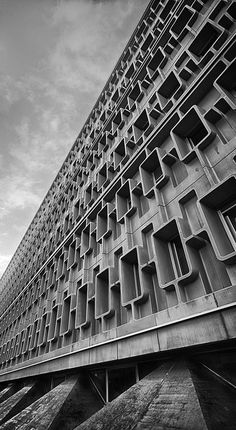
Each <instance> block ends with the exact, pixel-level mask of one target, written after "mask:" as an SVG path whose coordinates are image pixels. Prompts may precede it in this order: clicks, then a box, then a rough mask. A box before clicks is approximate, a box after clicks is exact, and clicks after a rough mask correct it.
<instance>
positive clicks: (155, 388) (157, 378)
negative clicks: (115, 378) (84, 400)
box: [75, 362, 173, 430]
mask: <svg viewBox="0 0 236 430" xmlns="http://www.w3.org/2000/svg"><path fill="white" fill-rule="evenodd" d="M172 365H173V363H170V362H169V363H166V364H164V365H162V366H160V367H158V368H157V369H156V370H154V371H153V372H152V373H151V374H149V375H148V376H147V377H145V378H144V379H142V380H141V381H139V382H138V383H137V384H135V385H133V386H132V387H130V388H129V389H128V390H127V391H125V392H124V393H123V394H121V395H120V396H119V397H117V398H116V399H115V400H113V401H112V402H111V403H108V404H107V405H106V406H104V407H103V408H102V409H101V410H100V411H98V412H97V413H96V414H94V415H93V416H92V417H91V418H89V419H88V420H87V421H85V422H84V423H82V424H81V425H80V426H78V427H77V428H76V429H75V430H128V429H131V428H132V429H133V428H134V426H135V424H137V423H138V422H139V421H140V420H141V419H142V417H143V415H144V414H145V412H146V410H147V408H148V406H149V404H150V402H151V401H152V400H153V398H155V397H156V396H157V395H158V392H159V390H160V388H161V386H162V383H163V380H164V379H165V377H166V375H167V374H168V372H169V371H170V369H171V367H172Z"/></svg>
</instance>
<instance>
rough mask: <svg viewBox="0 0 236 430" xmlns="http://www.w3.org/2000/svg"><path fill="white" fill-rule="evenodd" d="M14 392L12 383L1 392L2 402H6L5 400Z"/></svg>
mask: <svg viewBox="0 0 236 430" xmlns="http://www.w3.org/2000/svg"><path fill="white" fill-rule="evenodd" d="M13 393H14V390H13V384H10V385H8V386H7V387H6V388H4V389H3V390H2V391H1V392H0V403H2V402H4V400H6V399H7V398H8V397H9V396H11V394H13Z"/></svg>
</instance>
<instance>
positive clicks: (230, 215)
mask: <svg viewBox="0 0 236 430" xmlns="http://www.w3.org/2000/svg"><path fill="white" fill-rule="evenodd" d="M222 215H223V218H224V222H225V224H226V227H227V230H228V232H229V233H230V236H231V237H232V238H233V240H234V241H235V242H236V202H234V203H232V204H231V205H229V206H228V207H227V208H226V209H225V210H223V211H222Z"/></svg>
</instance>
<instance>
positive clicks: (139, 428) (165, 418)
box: [76, 361, 207, 430]
mask: <svg viewBox="0 0 236 430" xmlns="http://www.w3.org/2000/svg"><path fill="white" fill-rule="evenodd" d="M128 429H132V430H153V429H155V430H174V429H176V430H177V429H181V430H207V426H206V423H205V419H204V417H203V414H202V411H201V407H200V404H199V400H198V397H197V394H196V391H195V387H194V384H193V380H192V376H191V373H190V371H189V369H188V367H187V365H186V363H185V362H184V361H181V362H177V363H175V364H171V363H169V364H168V365H167V364H165V365H163V366H161V367H159V368H158V369H157V370H155V371H154V372H152V373H151V374H150V375H148V376H147V377H145V378H144V379H143V380H141V381H140V382H139V383H138V384H135V385H134V386H132V387H131V388H130V389H129V390H127V391H126V392H125V393H123V394H121V395H120V396H119V397H117V398H116V399H115V400H113V402H111V403H110V404H108V405H106V406H105V407H104V408H103V409H101V410H100V411H99V412H98V413H97V414H95V415H94V416H93V417H91V418H90V419H89V420H87V421H86V422H85V423H83V424H82V425H80V426H79V427H77V428H76V430H128Z"/></svg>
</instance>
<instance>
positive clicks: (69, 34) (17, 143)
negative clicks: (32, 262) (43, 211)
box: [0, 0, 148, 276]
mask: <svg viewBox="0 0 236 430" xmlns="http://www.w3.org/2000/svg"><path fill="white" fill-rule="evenodd" d="M147 4H148V0H0V276H1V275H2V273H3V272H4V270H5V269H6V267H7V264H8V263H9V261H10V259H11V257H12V255H13V254H14V252H15V250H16V248H17V246H18V245H19V243H20V241H21V239H22V237H23V235H24V233H25V231H26V230H27V228H28V226H29V224H30V222H31V221H32V219H33V217H34V215H35V213H36V211H37V209H38V207H39V206H40V203H41V202H42V200H43V198H44V196H45V195H46V193H47V191H48V189H49V187H50V185H51V183H52V182H53V179H54V178H55V176H56V174H57V172H58V170H59V168H60V167H61V165H62V163H63V161H64V159H65V158H66V155H67V153H68V152H69V150H70V148H71V147H72V145H73V143H74V141H75V139H76V137H77V135H78V134H79V132H80V130H81V128H82V126H83V124H84V122H85V121H86V119H87V117H88V115H89V113H90V111H91V109H92V107H93V105H94V103H95V102H96V100H97V98H98V96H99V94H100V92H101V91H102V88H103V87H104V85H105V83H106V81H107V79H108V77H109V76H110V74H111V72H112V70H113V68H114V66H115V64H116V62H117V60H118V58H119V56H120V55H121V53H122V51H123V48H124V47H125V45H126V43H127V41H128V39H129V37H130V36H131V34H132V32H133V30H134V28H135V27H136V25H137V23H138V21H139V18H140V17H141V15H142V13H143V12H144V10H145V8H146V6H147Z"/></svg>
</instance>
